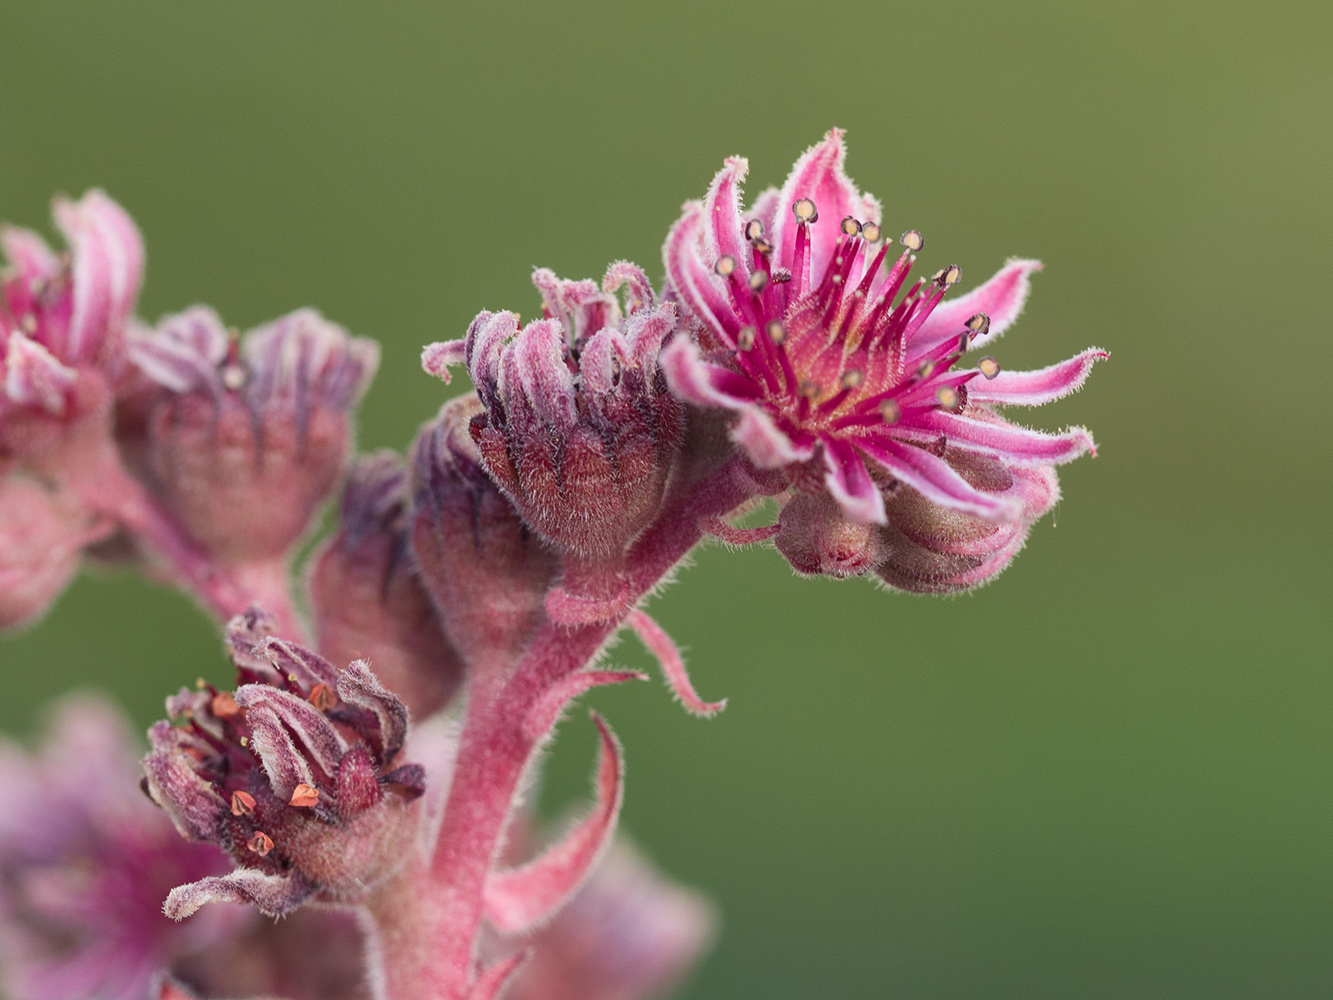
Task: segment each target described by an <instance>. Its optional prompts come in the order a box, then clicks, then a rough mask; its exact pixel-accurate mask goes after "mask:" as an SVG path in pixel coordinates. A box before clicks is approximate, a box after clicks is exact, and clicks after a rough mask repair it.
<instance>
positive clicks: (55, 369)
mask: <svg viewBox="0 0 1333 1000" xmlns="http://www.w3.org/2000/svg"><path fill="white" fill-rule="evenodd" d="M53 214H54V216H55V221H56V225H57V227H59V229H60V230H61V232H62V233H63V234H64V236H65V239H66V240H67V241H68V243H69V247H70V250H69V252H68V253H67V254H56V253H54V252H53V251H52V250H51V249H50V248H49V247H48V246H47V245H46V243H45V242H44V241H43V240H42V238H41V237H40V236H38V235H37V234H36V233H34V232H31V231H30V230H27V229H17V228H13V227H8V226H6V227H4V228H3V229H0V247H3V250H4V253H5V256H6V257H7V258H8V261H9V264H8V266H7V267H6V268H5V269H4V270H3V272H0V470H2V469H3V468H4V466H5V465H7V464H11V463H13V462H15V461H36V462H37V463H38V464H41V465H50V464H52V463H57V462H58V461H59V457H58V452H59V451H60V448H59V446H60V444H61V443H62V441H63V439H64V438H65V437H66V435H68V434H69V433H70V432H71V430H72V428H73V427H74V426H75V425H76V424H80V423H82V422H84V419H85V418H93V420H92V422H93V423H96V424H97V427H96V432H98V433H105V432H106V424H105V415H106V412H107V408H108V404H109V401H110V398H111V392H112V388H113V383H114V382H115V380H116V379H117V377H118V376H119V374H120V369H121V367H122V364H123V361H124V343H125V324H126V321H127V320H128V318H129V316H130V313H131V312H133V310H134V303H135V299H136V298H137V296H138V294H139V284H140V282H141V281H142V279H143V259H144V257H143V243H142V241H141V239H140V237H139V232H138V230H137V229H136V228H135V226H134V222H133V221H132V220H131V219H130V217H129V215H127V214H126V212H125V210H124V209H122V208H121V207H120V206H119V205H117V204H116V203H115V202H114V201H112V200H111V199H110V198H108V197H107V196H106V195H105V194H103V193H102V192H101V191H89V192H88V193H87V194H86V195H84V196H83V197H82V198H81V199H79V200H78V201H68V200H66V199H64V198H58V199H56V201H55V204H54V208H53Z"/></svg>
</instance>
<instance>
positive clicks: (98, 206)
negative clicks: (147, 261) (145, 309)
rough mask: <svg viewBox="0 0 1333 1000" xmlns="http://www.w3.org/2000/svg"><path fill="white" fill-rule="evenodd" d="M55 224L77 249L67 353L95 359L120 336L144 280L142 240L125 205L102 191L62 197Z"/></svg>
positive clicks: (75, 252)
mask: <svg viewBox="0 0 1333 1000" xmlns="http://www.w3.org/2000/svg"><path fill="white" fill-rule="evenodd" d="M54 214H55V219H56V225H57V226H59V227H60V229H61V231H62V232H63V233H64V234H65V238H66V239H67V240H68V241H69V245H70V248H71V250H72V251H73V258H74V261H73V290H74V306H73V313H72V315H71V316H70V321H69V340H68V343H67V345H66V350H65V355H66V357H67V358H69V359H70V360H71V361H91V360H93V359H95V358H96V357H97V355H98V353H99V352H100V351H101V349H102V347H103V344H104V343H105V341H106V338H107V337H108V336H119V335H120V333H121V332H122V330H121V327H122V325H123V323H124V322H125V319H126V317H127V316H128V315H129V313H130V311H131V310H132V309H133V308H134V300H135V298H136V297H137V296H138V294H139V284H140V282H141V281H142V280H143V240H142V238H141V237H140V236H139V231H138V229H136V228H135V225H134V222H133V221H132V220H131V219H130V217H129V215H128V214H127V213H126V212H125V210H124V209H123V208H121V207H120V206H119V205H117V204H116V203H115V202H114V201H112V200H111V199H110V198H108V197H107V196H106V195H105V194H104V193H102V192H101V191H97V190H92V191H89V192H88V193H87V194H86V195H84V196H83V197H82V198H81V199H79V200H78V201H75V202H71V201H66V200H64V199H58V200H57V201H56V203H55V206H54Z"/></svg>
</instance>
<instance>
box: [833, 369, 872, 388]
mask: <svg viewBox="0 0 1333 1000" xmlns="http://www.w3.org/2000/svg"><path fill="white" fill-rule="evenodd" d="M865 380H866V376H865V372H860V371H857V370H856V369H855V368H848V369H847V370H846V371H845V372H843V373H842V378H841V379H839V380H838V381H839V383H840V384H841V385H842V387H843V388H844V389H855V388H856V387H857V386H859V385H860V384H861V383H862V382H864V381H865Z"/></svg>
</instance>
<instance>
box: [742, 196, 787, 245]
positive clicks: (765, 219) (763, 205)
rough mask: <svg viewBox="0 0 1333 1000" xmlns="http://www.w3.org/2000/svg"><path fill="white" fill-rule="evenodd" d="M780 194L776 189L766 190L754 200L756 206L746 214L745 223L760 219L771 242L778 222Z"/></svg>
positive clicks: (751, 207) (752, 206)
mask: <svg viewBox="0 0 1333 1000" xmlns="http://www.w3.org/2000/svg"><path fill="white" fill-rule="evenodd" d="M779 197H780V192H779V191H778V189H777V188H775V187H769V188H764V190H762V191H760V192H759V194H758V195H757V196H756V197H755V199H754V204H753V205H751V206H750V210H749V211H748V212H746V213H745V219H744V221H745V222H749V221H750V220H751V219H758V220H759V221H760V222H762V223H763V224H764V233H765V234H766V235H767V236H768V238H769V239H770V240H771V239H772V238H773V227H774V226H775V225H776V224H777V221H778V198H779Z"/></svg>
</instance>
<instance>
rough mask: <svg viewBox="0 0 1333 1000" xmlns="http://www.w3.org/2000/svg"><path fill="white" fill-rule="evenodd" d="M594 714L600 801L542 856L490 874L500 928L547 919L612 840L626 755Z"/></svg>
mask: <svg viewBox="0 0 1333 1000" xmlns="http://www.w3.org/2000/svg"><path fill="white" fill-rule="evenodd" d="M591 714H592V719H593V722H595V723H596V724H597V731H598V733H599V734H600V735H601V751H600V753H599V754H598V764H597V777H596V792H597V804H596V805H595V806H594V807H593V811H592V813H591V814H590V815H589V816H588V818H587V819H585V820H583V822H581V823H580V824H579V825H578V826H576V827H575V828H574V829H573V830H572V831H570V833H569V834H568V835H567V836H566V837H565V839H564V840H562V841H561V842H560V843H559V844H557V845H556V846H555V847H552V848H551V849H550V850H548V851H547V852H546V853H545V854H543V855H542V856H541V857H539V858H537V859H536V860H535V861H531V862H529V863H528V864H526V865H523V866H522V867H521V868H514V869H511V870H509V871H496V872H492V873H491V874H490V876H489V877H488V878H487V880H486V917H487V919H488V920H489V921H490V922H491V924H492V925H493V926H494V927H495V929H496V930H498V931H500V932H501V933H502V934H520V933H522V932H523V931H526V930H528V929H530V928H531V927H533V926H534V925H536V924H538V923H541V922H543V921H545V920H546V919H548V918H549V917H550V916H551V915H552V914H553V913H555V911H556V910H558V909H559V908H560V907H561V906H563V905H564V904H565V902H566V901H568V899H569V898H570V897H571V896H572V895H573V894H574V893H575V892H576V891H577V890H578V888H579V886H581V885H582V884H583V880H584V879H586V878H587V877H588V874H589V873H590V872H591V871H592V870H593V868H594V867H595V866H596V864H597V861H598V859H600V858H601V856H602V852H603V851H605V850H606V848H607V845H608V844H610V842H611V834H612V833H613V832H614V831H615V826H616V817H617V816H618V815H619V813H620V804H621V801H622V800H623V798H624V758H623V754H622V751H621V749H620V743H619V741H618V740H617V739H616V737H615V735H614V734H613V733H612V732H611V730H610V728H608V726H607V724H606V722H605V721H603V719H602V717H601V716H600V715H598V714H597V713H596V712H593V713H591Z"/></svg>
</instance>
